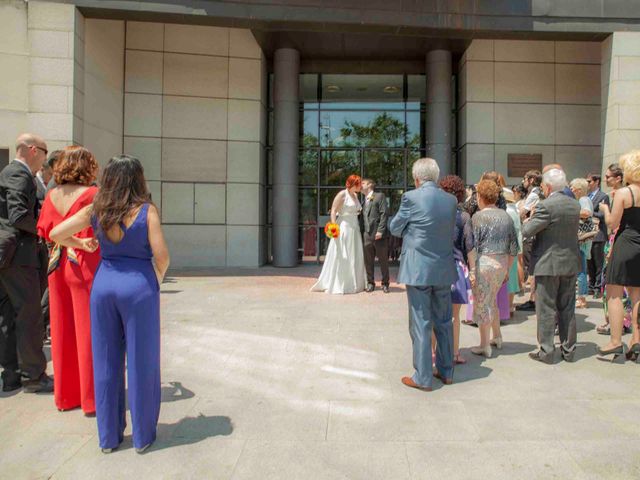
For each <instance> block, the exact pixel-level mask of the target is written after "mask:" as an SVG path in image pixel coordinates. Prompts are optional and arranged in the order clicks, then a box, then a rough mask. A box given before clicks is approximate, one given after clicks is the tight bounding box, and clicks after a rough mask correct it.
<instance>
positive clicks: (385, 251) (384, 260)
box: [364, 233, 389, 286]
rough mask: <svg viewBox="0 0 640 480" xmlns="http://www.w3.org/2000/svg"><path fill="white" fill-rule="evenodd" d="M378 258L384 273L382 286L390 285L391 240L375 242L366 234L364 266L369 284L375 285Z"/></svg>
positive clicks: (383, 239) (385, 239)
mask: <svg viewBox="0 0 640 480" xmlns="http://www.w3.org/2000/svg"><path fill="white" fill-rule="evenodd" d="M376 256H377V257H378V261H379V262H380V270H381V271H382V285H387V286H388V285H389V239H388V238H381V239H380V240H375V241H374V240H373V238H371V237H370V236H369V235H367V234H366V233H365V234H364V266H365V269H366V270H367V283H370V284H372V285H375V283H376V282H375V274H374V266H375V263H376Z"/></svg>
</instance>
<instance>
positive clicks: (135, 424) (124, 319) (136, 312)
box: [91, 204, 160, 448]
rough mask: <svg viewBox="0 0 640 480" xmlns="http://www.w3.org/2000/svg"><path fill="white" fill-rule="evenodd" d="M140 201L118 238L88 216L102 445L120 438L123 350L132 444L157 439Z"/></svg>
mask: <svg viewBox="0 0 640 480" xmlns="http://www.w3.org/2000/svg"><path fill="white" fill-rule="evenodd" d="M148 210H149V204H144V205H143V206H142V208H141V209H140V210H139V213H138V216H137V217H136V219H135V220H134V221H133V223H132V224H131V226H130V227H129V228H127V227H125V226H124V225H121V228H122V230H123V232H124V236H123V238H122V240H121V241H120V242H118V243H113V242H111V241H110V240H109V239H108V238H107V237H106V235H105V234H104V232H102V231H101V229H100V228H99V227H98V228H96V227H97V225H96V220H95V219H94V220H93V223H94V230H95V231H96V234H97V238H98V240H99V242H100V249H101V252H102V260H101V262H100V265H99V266H98V270H97V272H96V275H95V278H94V281H93V288H92V290H91V342H92V348H93V370H94V382H95V393H96V417H97V420H98V436H99V440H100V447H101V448H115V447H117V446H118V445H119V444H120V443H121V442H122V438H123V432H124V429H125V426H126V420H125V413H126V404H125V372H124V369H125V353H126V357H127V361H126V365H127V378H128V397H129V408H130V409H131V422H132V429H133V445H134V447H135V448H142V447H144V446H146V445H148V444H150V443H152V442H153V441H154V440H155V438H156V425H157V423H158V415H159V414H160V288H159V285H158V280H157V277H156V274H155V271H154V269H153V265H152V263H151V259H152V257H153V254H152V252H151V246H150V244H149V236H148V229H147V212H148Z"/></svg>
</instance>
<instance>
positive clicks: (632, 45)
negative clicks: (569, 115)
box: [600, 32, 640, 186]
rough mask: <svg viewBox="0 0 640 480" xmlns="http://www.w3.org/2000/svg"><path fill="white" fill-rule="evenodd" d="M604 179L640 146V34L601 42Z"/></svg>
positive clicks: (619, 35)
mask: <svg viewBox="0 0 640 480" xmlns="http://www.w3.org/2000/svg"><path fill="white" fill-rule="evenodd" d="M601 52H602V57H601V65H602V66H601V68H602V74H601V82H602V84H601V88H602V102H601V103H602V105H601V108H602V113H601V116H600V125H601V130H600V133H601V138H602V158H603V162H602V172H603V173H602V179H603V182H602V183H603V186H604V173H605V172H606V171H607V167H608V166H609V165H611V164H612V163H614V162H617V161H618V160H619V158H620V156H621V155H623V154H625V153H627V152H628V151H630V150H633V149H635V148H638V146H639V145H640V128H639V127H638V126H639V125H640V93H639V92H640V32H615V33H613V34H611V35H610V36H609V37H607V38H606V39H605V40H604V41H603V42H602V50H601Z"/></svg>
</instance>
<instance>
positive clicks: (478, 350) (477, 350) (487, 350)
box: [471, 345, 492, 358]
mask: <svg viewBox="0 0 640 480" xmlns="http://www.w3.org/2000/svg"><path fill="white" fill-rule="evenodd" d="M471 353H473V354H475V355H483V356H485V357H487V358H491V353H492V352H491V345H487V346H486V347H481V346H477V347H471Z"/></svg>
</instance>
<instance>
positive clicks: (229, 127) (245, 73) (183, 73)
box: [123, 22, 266, 267]
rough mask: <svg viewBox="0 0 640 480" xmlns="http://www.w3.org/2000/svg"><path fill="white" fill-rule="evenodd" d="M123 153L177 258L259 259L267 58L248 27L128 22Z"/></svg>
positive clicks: (202, 261) (206, 261)
mask: <svg viewBox="0 0 640 480" xmlns="http://www.w3.org/2000/svg"><path fill="white" fill-rule="evenodd" d="M125 28H126V48H125V59H124V65H125V68H124V126H123V133H124V151H125V152H127V153H130V154H133V155H136V156H138V157H139V158H140V159H141V160H142V161H143V163H144V167H145V172H146V174H147V178H148V180H149V181H150V185H151V189H152V192H153V196H154V199H155V201H156V202H157V203H158V204H159V205H160V206H161V210H162V221H163V223H164V225H165V227H164V228H165V232H166V235H167V239H168V242H169V244H170V248H171V252H172V256H173V259H174V262H175V264H177V265H180V266H187V267H190V266H192V267H197V266H224V265H227V266H257V265H260V264H262V263H264V261H265V258H264V253H263V252H264V245H265V244H266V239H265V212H264V209H265V205H264V198H265V195H264V155H263V152H264V140H265V129H266V114H265V112H266V106H265V102H266V73H265V72H266V70H265V68H266V67H265V60H264V56H263V54H262V51H261V50H260V47H259V46H258V44H257V43H256V41H255V39H254V38H253V35H252V34H251V32H250V31H249V30H240V29H228V28H218V27H207V26H189V25H175V24H161V23H139V22H126V25H125Z"/></svg>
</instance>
